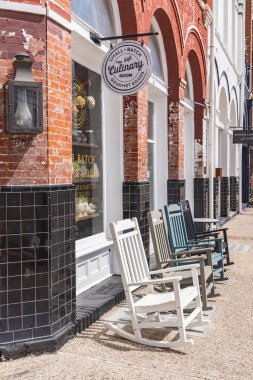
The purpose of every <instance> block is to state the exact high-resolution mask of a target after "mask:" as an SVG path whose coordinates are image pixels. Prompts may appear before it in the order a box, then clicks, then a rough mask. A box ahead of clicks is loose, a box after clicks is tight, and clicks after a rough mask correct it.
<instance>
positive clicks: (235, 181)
mask: <svg viewBox="0 0 253 380" xmlns="http://www.w3.org/2000/svg"><path fill="white" fill-rule="evenodd" d="M230 210H231V211H238V210H239V177H236V176H231V177H230Z"/></svg>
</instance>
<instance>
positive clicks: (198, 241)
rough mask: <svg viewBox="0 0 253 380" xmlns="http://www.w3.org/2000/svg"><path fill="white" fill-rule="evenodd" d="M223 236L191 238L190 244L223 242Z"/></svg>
mask: <svg viewBox="0 0 253 380" xmlns="http://www.w3.org/2000/svg"><path fill="white" fill-rule="evenodd" d="M222 240H223V239H222V238H212V239H203V240H190V241H189V244H199V243H204V244H206V243H210V242H211V243H215V242H221V241H222Z"/></svg>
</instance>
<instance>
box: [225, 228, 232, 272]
mask: <svg viewBox="0 0 253 380" xmlns="http://www.w3.org/2000/svg"><path fill="white" fill-rule="evenodd" d="M223 239H224V242H225V244H226V247H225V255H226V259H227V262H226V264H225V265H226V266H227V265H233V264H234V262H233V261H230V253H229V248H228V237H227V231H226V230H224V231H223Z"/></svg>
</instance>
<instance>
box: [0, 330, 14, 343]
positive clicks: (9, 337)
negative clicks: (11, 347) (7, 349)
mask: <svg viewBox="0 0 253 380" xmlns="http://www.w3.org/2000/svg"><path fill="white" fill-rule="evenodd" d="M13 338H14V336H13V332H2V333H0V342H1V343H7V342H13Z"/></svg>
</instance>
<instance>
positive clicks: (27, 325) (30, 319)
mask: <svg viewBox="0 0 253 380" xmlns="http://www.w3.org/2000/svg"><path fill="white" fill-rule="evenodd" d="M35 326H36V321H35V315H28V316H24V317H23V329H24V330H26V329H31V328H33V327H35Z"/></svg>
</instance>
